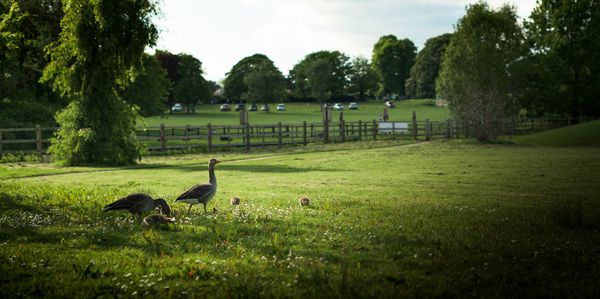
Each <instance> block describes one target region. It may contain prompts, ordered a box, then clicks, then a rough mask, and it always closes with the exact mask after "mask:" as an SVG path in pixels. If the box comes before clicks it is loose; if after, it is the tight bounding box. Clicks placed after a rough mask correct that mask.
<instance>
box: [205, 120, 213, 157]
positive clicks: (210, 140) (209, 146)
mask: <svg viewBox="0 0 600 299" xmlns="http://www.w3.org/2000/svg"><path fill="white" fill-rule="evenodd" d="M206 129H207V130H208V131H207V136H206V138H207V139H208V143H207V146H208V151H209V152H210V151H211V150H212V128H211V126H210V123H208V124H207V125H206Z"/></svg>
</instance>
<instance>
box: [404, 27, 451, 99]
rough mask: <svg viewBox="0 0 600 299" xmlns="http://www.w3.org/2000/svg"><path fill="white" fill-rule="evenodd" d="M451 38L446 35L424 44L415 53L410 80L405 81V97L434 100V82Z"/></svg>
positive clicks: (449, 35) (448, 34) (431, 39)
mask: <svg viewBox="0 0 600 299" xmlns="http://www.w3.org/2000/svg"><path fill="white" fill-rule="evenodd" d="M451 36H452V34H450V33H446V34H442V35H440V36H436V37H432V38H430V39H428V40H427V41H426V42H425V47H424V48H423V49H422V50H421V51H419V53H417V57H416V59H415V64H414V65H413V67H412V68H411V69H410V78H408V80H406V95H408V96H410V97H413V98H417V99H434V98H435V81H436V80H437V77H438V73H439V71H440V67H441V65H442V57H443V55H444V51H445V50H446V47H447V46H448V44H449V43H450V37H451Z"/></svg>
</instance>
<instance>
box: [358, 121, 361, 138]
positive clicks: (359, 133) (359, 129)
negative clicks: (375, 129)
mask: <svg viewBox="0 0 600 299" xmlns="http://www.w3.org/2000/svg"><path fill="white" fill-rule="evenodd" d="M358 140H362V121H361V120H359V121H358Z"/></svg>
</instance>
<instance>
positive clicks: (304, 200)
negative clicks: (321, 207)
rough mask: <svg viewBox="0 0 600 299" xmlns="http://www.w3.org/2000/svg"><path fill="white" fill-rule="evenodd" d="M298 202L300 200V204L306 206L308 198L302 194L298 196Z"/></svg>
mask: <svg viewBox="0 0 600 299" xmlns="http://www.w3.org/2000/svg"><path fill="white" fill-rule="evenodd" d="M298 202H300V205H301V206H308V203H309V202H310V201H309V200H308V197H306V196H302V197H300V199H299V200H298Z"/></svg>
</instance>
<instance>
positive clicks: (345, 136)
mask: <svg viewBox="0 0 600 299" xmlns="http://www.w3.org/2000/svg"><path fill="white" fill-rule="evenodd" d="M578 121H580V120H578ZM572 122H573V120H572V119H565V118H543V119H542V118H536V119H511V120H503V121H501V123H499V124H496V127H498V129H500V130H502V132H504V133H505V134H527V133H530V132H534V131H538V130H546V129H551V128H556V127H561V126H565V125H568V124H571V123H572ZM475 125H476V124H475V123H474V122H458V121H456V120H452V119H448V120H446V121H429V119H426V120H424V121H417V120H410V121H389V122H383V121H375V120H373V121H355V122H344V121H341V122H325V123H307V122H303V123H301V124H282V123H278V124H274V125H239V126H213V125H211V124H208V125H206V126H190V125H188V126H165V125H161V126H154V127H138V128H137V129H136V135H137V140H138V141H140V142H141V143H143V144H144V145H145V146H146V148H147V149H148V150H149V151H162V152H165V151H169V150H181V149H192V148H204V149H206V150H207V151H212V150H215V149H218V148H223V147H238V148H243V147H245V148H247V149H250V148H251V147H266V146H279V147H281V146H284V145H289V144H302V145H307V144H309V143H318V142H322V143H329V142H346V141H354V140H377V139H398V138H407V139H415V140H431V139H435V138H446V139H452V138H463V137H467V138H468V137H472V136H471V135H472V132H474V130H473V128H474V126H475ZM57 130H58V128H42V127H41V126H40V125H36V126H35V127H34V128H4V129H3V128H0V155H2V154H7V153H15V152H16V153H18V152H23V153H32V152H37V153H46V150H47V145H48V144H49V143H50V142H49V138H50V137H52V135H53V134H54V132H56V131H57Z"/></svg>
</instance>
